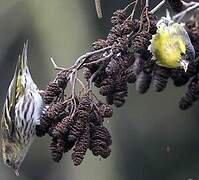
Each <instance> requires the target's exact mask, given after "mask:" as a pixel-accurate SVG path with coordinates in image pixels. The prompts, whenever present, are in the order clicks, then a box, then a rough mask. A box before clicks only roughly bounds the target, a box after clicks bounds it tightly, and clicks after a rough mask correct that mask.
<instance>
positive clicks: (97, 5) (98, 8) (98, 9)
mask: <svg viewBox="0 0 199 180" xmlns="http://www.w3.org/2000/svg"><path fill="white" fill-rule="evenodd" d="M95 9H96V12H97V17H98V18H99V19H101V18H102V7H101V2H100V0H95Z"/></svg>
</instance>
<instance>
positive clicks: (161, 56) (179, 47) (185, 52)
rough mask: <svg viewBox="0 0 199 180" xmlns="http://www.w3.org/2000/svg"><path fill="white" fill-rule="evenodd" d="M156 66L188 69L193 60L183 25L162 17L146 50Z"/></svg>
mask: <svg viewBox="0 0 199 180" xmlns="http://www.w3.org/2000/svg"><path fill="white" fill-rule="evenodd" d="M148 49H149V50H150V51H151V53H152V54H153V60H156V62H157V64H158V65H160V66H164V67H167V68H183V69H184V70H185V72H186V71H187V69H188V65H189V62H190V61H192V60H194V58H195V50H194V47H193V45H192V43H191V41H190V38H189V35H188V33H187V32H186V30H185V28H184V27H183V24H179V23H177V22H174V21H173V20H171V18H169V17H167V18H166V17H162V18H161V19H160V20H159V21H158V23H157V32H156V34H155V35H153V37H152V40H151V45H150V46H149V48H148Z"/></svg>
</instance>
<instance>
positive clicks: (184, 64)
mask: <svg viewBox="0 0 199 180" xmlns="http://www.w3.org/2000/svg"><path fill="white" fill-rule="evenodd" d="M180 65H181V67H182V68H183V69H184V71H185V72H187V69H188V66H189V61H187V60H185V59H182V60H180Z"/></svg>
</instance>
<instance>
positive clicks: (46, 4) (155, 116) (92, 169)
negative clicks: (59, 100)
mask: <svg viewBox="0 0 199 180" xmlns="http://www.w3.org/2000/svg"><path fill="white" fill-rule="evenodd" d="M101 1H102V9H103V18H102V19H101V20H99V19H97V17H96V12H95V7H94V0H83V1H82V0H75V1H72V0H42V1H41V0H0V108H1V109H2V106H3V102H4V98H5V95H6V91H7V88H8V86H9V83H10V80H11V78H12V75H13V72H14V69H15V64H16V62H17V57H18V55H19V53H21V51H22V48H23V43H24V42H25V41H26V40H27V39H28V40H29V45H30V46H29V66H30V69H31V72H32V76H33V79H34V80H35V82H37V84H38V86H39V87H40V88H41V89H44V88H45V86H46V85H47V83H48V82H49V81H50V80H52V79H53V77H54V76H55V74H56V72H55V71H54V70H53V67H52V64H51V63H50V57H53V58H54V59H55V61H56V63H57V64H58V65H60V66H62V67H68V66H70V65H72V64H73V63H74V61H75V59H76V58H77V57H78V56H80V55H81V54H84V53H85V52H86V51H89V49H90V47H91V43H92V42H93V41H95V40H96V39H98V38H105V37H106V35H107V33H108V32H109V29H110V27H111V24H110V17H111V14H112V12H113V11H115V10H116V9H119V8H121V7H122V8H123V7H125V6H126V5H127V4H128V3H129V2H131V1H130V0H108V1H105V0H101ZM150 2H152V3H154V4H157V2H158V1H150ZM154 4H151V6H153V5H154ZM164 12H165V9H164V8H163V11H162V13H164ZM160 13H161V12H160ZM184 90H185V88H176V87H174V86H173V84H172V83H169V85H168V87H167V89H166V90H165V91H164V92H163V93H154V92H153V90H149V92H148V93H146V94H145V95H139V94H138V93H137V92H136V91H135V87H134V86H131V87H130V88H129V96H128V99H127V102H126V104H125V105H124V106H123V107H122V108H120V109H117V110H116V109H115V113H114V116H113V118H112V119H111V120H110V121H109V122H107V124H106V125H107V127H108V128H109V129H110V131H111V134H112V139H113V145H112V153H111V156H110V157H109V158H108V159H106V160H104V159H100V158H96V157H94V156H93V155H92V154H91V153H90V152H88V153H87V155H86V157H85V160H84V161H83V163H82V164H81V165H80V166H79V167H74V166H73V164H72V161H71V159H70V153H68V154H66V155H65V157H64V158H63V159H62V161H61V163H58V164H57V163H55V162H53V160H51V156H50V151H49V147H48V146H49V138H48V137H45V138H41V139H40V138H37V139H36V140H35V142H34V144H33V146H32V147H31V149H30V151H29V153H28V155H27V157H26V159H25V161H24V163H23V164H22V167H21V171H20V173H21V176H20V177H16V176H15V175H14V173H13V172H12V171H11V170H10V169H9V168H7V167H6V166H5V165H4V164H3V162H2V160H1V161H0V180H15V179H20V180H35V179H37V180H55V179H64V180H132V179H133V180H152V179H153V180H160V179H161V180H191V179H192V180H198V179H199V119H198V115H199V111H198V106H199V104H198V103H196V104H195V105H194V106H193V107H192V108H191V109H190V110H188V111H185V112H184V111H180V110H179V108H178V100H179V98H180V97H181V96H182V95H183V93H184Z"/></svg>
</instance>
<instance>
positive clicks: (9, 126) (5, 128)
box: [1, 43, 43, 175]
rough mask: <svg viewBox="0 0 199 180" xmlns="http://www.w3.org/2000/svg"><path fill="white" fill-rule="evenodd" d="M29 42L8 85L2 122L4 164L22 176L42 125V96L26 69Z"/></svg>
mask: <svg viewBox="0 0 199 180" xmlns="http://www.w3.org/2000/svg"><path fill="white" fill-rule="evenodd" d="M27 50H28V43H26V44H25V45H24V49H23V53H22V55H21V56H19V59H18V63H17V66H16V70H15V74H14V77H13V79H12V81H11V84H10V86H9V89H8V92H7V96H6V100H5V104H4V107H3V115H2V119H1V145H2V146H1V147H2V155H3V160H4V163H5V164H6V165H7V166H9V167H10V168H12V169H13V170H14V171H15V174H16V175H19V168H20V165H21V163H22V162H23V160H24V158H25V156H26V154H27V152H28V149H29V147H30V145H31V144H32V142H33V139H34V136H35V127H36V125H37V124H39V123H40V114H41V111H42V107H43V101H42V97H41V95H40V94H39V90H38V88H37V85H36V84H35V83H34V82H33V80H32V78H31V75H30V72H29V69H28V66H27Z"/></svg>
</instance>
